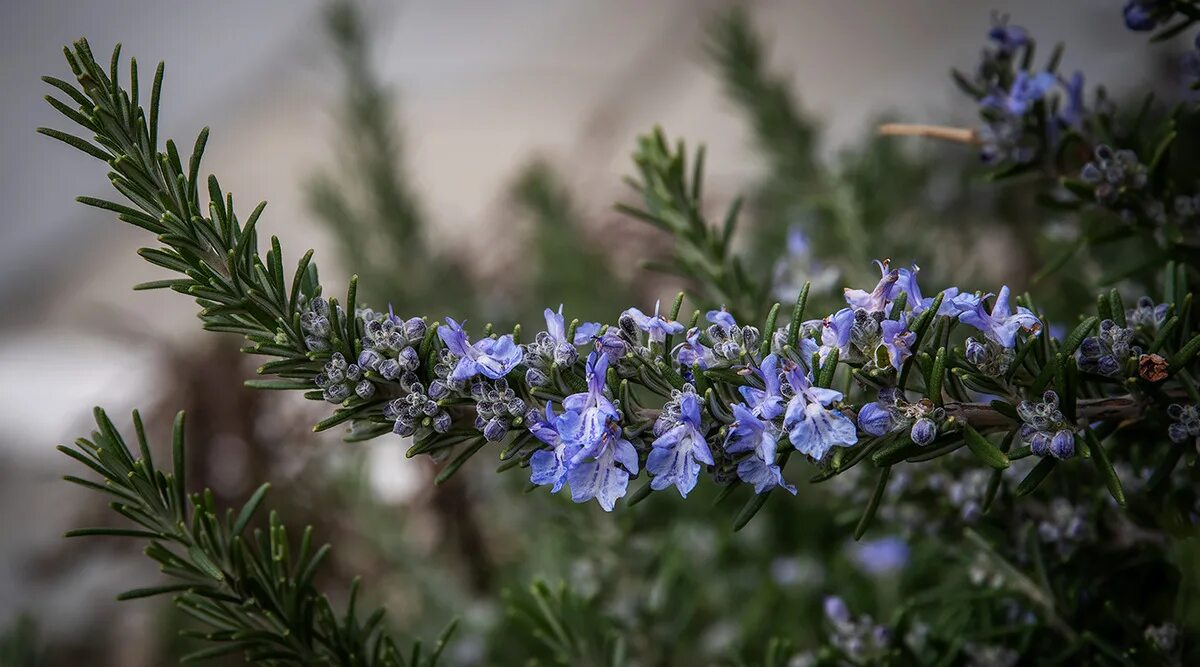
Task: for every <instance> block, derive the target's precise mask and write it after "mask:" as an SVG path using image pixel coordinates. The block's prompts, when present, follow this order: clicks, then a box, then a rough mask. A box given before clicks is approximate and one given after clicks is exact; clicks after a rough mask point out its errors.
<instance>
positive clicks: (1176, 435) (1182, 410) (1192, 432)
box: [1167, 403, 1200, 443]
mask: <svg viewBox="0 0 1200 667" xmlns="http://www.w3.org/2000/svg"><path fill="white" fill-rule="evenodd" d="M1167 416H1168V417H1170V418H1171V425H1170V426H1169V427H1168V428H1167V434H1168V435H1169V436H1170V437H1171V442H1176V443H1184V442H1187V441H1188V440H1191V441H1193V442H1198V440H1197V439H1200V407H1197V406H1195V405H1180V404H1179V403H1173V404H1171V405H1170V406H1169V407H1168V408H1167Z"/></svg>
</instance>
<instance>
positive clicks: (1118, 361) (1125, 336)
mask: <svg viewBox="0 0 1200 667" xmlns="http://www.w3.org/2000/svg"><path fill="white" fill-rule="evenodd" d="M1133 334H1134V331H1133V329H1131V328H1128V327H1122V326H1119V325H1117V323H1115V322H1113V321H1112V320H1107V319H1106V320H1102V321H1101V322H1100V332H1099V333H1098V334H1096V335H1095V336H1088V337H1087V338H1084V339H1083V342H1082V343H1080V345H1079V360H1078V363H1079V370H1081V371H1086V372H1088V373H1096V374H1098V375H1106V376H1108V377H1116V376H1118V375H1122V374H1123V373H1124V369H1125V362H1126V361H1127V360H1128V359H1129V357H1130V355H1131V354H1134V353H1135V351H1136V348H1134V347H1132V345H1131V342H1132V341H1133Z"/></svg>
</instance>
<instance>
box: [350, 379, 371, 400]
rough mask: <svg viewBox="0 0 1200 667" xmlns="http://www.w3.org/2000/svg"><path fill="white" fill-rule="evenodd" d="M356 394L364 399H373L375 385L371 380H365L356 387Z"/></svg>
mask: <svg viewBox="0 0 1200 667" xmlns="http://www.w3.org/2000/svg"><path fill="white" fill-rule="evenodd" d="M354 393H355V394H358V397H359V398H362V399H368V398H371V397H372V396H374V395H375V385H374V383H372V382H371V381H370V380H363V381H361V382H359V383H358V384H357V385H355V387H354Z"/></svg>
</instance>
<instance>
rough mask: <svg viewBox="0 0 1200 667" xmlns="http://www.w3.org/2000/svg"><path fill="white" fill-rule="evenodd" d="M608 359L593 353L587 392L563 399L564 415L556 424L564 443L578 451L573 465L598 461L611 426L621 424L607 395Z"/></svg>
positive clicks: (573, 458) (589, 364)
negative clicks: (596, 457) (609, 423)
mask: <svg viewBox="0 0 1200 667" xmlns="http://www.w3.org/2000/svg"><path fill="white" fill-rule="evenodd" d="M607 373H608V357H607V356H605V355H603V354H600V353H599V352H596V351H593V352H592V353H591V354H589V355H588V358H587V386H588V388H587V391H585V392H580V393H578V394H571V395H570V396H568V397H566V398H565V399H563V409H564V410H565V412H563V414H562V415H560V416H559V418H558V422H557V424H556V426H557V428H558V433H559V435H560V436H562V439H563V441H564V442H566V443H567V444H568V445H571V446H573V447H578V449H577V450H575V453H574V455H573V456H572V457H571V465H575V464H577V463H579V462H580V461H582V460H584V459H585V458H589V457H595V456H597V454H599V452H600V449H601V448H602V447H603V445H604V435H605V433H606V432H607V431H608V422H609V421H610V420H611V421H613V422H619V421H620V413H618V412H617V408H616V406H614V405H613V403H612V401H611V400H609V398H608V396H607V395H606V394H605V389H606V386H605V379H606V374H607Z"/></svg>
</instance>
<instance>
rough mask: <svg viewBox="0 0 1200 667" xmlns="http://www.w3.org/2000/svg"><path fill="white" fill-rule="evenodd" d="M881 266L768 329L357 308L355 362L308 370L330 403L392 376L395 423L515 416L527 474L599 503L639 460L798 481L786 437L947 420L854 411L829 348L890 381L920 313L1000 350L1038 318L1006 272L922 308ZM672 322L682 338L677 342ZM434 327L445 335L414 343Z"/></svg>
mask: <svg viewBox="0 0 1200 667" xmlns="http://www.w3.org/2000/svg"><path fill="white" fill-rule="evenodd" d="M877 265H878V268H880V271H881V276H880V280H878V282H877V283H876V286H875V287H874V288H872V289H871V290H862V289H847V290H846V292H845V299H846V304H847V306H846V307H845V308H842V310H840V311H838V312H836V313H833V314H830V316H828V317H824V318H820V319H810V320H805V322H798V323H793V325H791V326H779V328H778V329H775V330H774V331H770V344H769V345H767V344H764V343H763V341H762V336H763V335H762V332H761V331H760V330H758V329H757V328H755V326H749V325H740V324H738V323H737V320H736V319H734V318H733V316H732V313H730V312H727V311H725V310H714V311H709V312H708V313H707V314H706V318H704V319H706V320H707V323H708V324H707V326H703V328H701V326H698V325H696V324H695V323H696V322H697V320H698V318H700V313H696V316H695V318H694V320H692V322H694V325H692V326H691V328H690V329H688V330H686V334H684V326H683V324H680V323H679V322H676V320H674V314H672V316H671V317H666V316H665V314H664V313H662V311H661V305H656V306H655V308H654V312H653V314H647V313H643V312H642V311H640V310H637V308H629V310H628V311H625V312H624V313H622V314H620V317H619V318H618V324H617V326H604V325H601V324H596V323H583V324H580V323H577V322H576V323H571V325H570V326H568V324H566V322H565V320H564V318H563V308H562V306H559V308H558V311H553V310H550V308H547V310H546V311H545V320H546V330H545V331H541V332H539V334H538V335H536V336H535V337H534V341H533V342H532V343H526V344H518V343H517V342H516V339H515V338H514V336H512V335H500V336H497V335H492V336H487V337H484V338H481V339H479V341H475V342H472V341H470V339H469V337H468V336H467V334H466V331H464V330H463V328H462V325H461V324H460V323H458V322H456V320H454V319H449V318H448V319H445V322H444V324H440V325H438V326H437V329H436V331H437V336H432V335H431V334H428V328H427V326H426V323H425V320H422V319H420V318H413V319H408V320H403V319H401V318H398V317H396V316H395V314H394V313H391V312H388V313H376V312H373V311H370V310H362V311H359V313H358V316H359V318H360V320H361V328H362V329H361V330H362V332H364V335H362V338H361V349H362V351H361V354H360V355H359V360H358V363H346V361H344V360H343V359H342V357H341V356H340V355H336V354H335V355H332V357H331V360H330V361H329V362H328V365H326V369H325V372H324V373H323V374H322V375H320V377H319V378H318V380H319V383H320V385H319V386H322V389H323V391H324V393H325V395H326V397H328V398H329V399H330V401H335V402H341V401H343V399H344V398H347V397H349V396H352V395H358V396H360V397H362V398H367V397H371V396H374V395H376V391H377V390H378V387H377V386H376V384H373V383H376V381H378V380H379V379H380V378H382V380H386V381H388V383H391V384H389V385H388V391H390V392H392V397H391V398H390V401H388V402H386V403H385V404H384V408H383V416H384V417H385V419H388V420H391V421H392V422H394V432H395V433H397V434H400V435H406V437H407V435H415V434H418V432H419V431H420V429H421V428H428V429H431V431H433V432H434V433H446V432H448V431H450V429H451V428H452V426H454V422H455V421H456V420H461V419H466V420H468V422H469V423H472V427H473V428H474V429H475V431H476V432H478V433H479V435H476V438H479V437H481V438H482V440H485V441H498V440H503V439H505V438H506V437H508V435H509V434H510V432H514V431H517V432H520V433H526V432H527V433H528V434H529V435H532V438H527V439H521V438H518V439H517V440H516V443H517V445H515V446H516V449H515V450H514V451H517V452H522V451H523V452H524V453H523V455H522V461H524V462H527V464H528V465H529V468H530V481H533V483H536V485H546V486H550V487H551V489H552V492H557V491H560V489H562V488H563V487H564V486H570V489H571V498H572V499H574V500H576V501H581V503H582V501H586V500H590V499H595V500H596V501H598V503H599V504H600V505H601V506H602V507H604V509H606V510H611V509H613V506H614V504H616V501H617V499H619V498H622V497H623V495H624V494H625V493H626V489H628V485H629V481H630V480H631V479H632V477H635V476H637V474H638V473H640V470H641V469H642V468H644V469H646V473H647V475H648V476H649V477H650V480H649V487H650V488H652V489H654V491H661V489H666V488H668V487H674V488H676V489H677V491H678V492H679V494H680V495H683V497H686V495H688V494H689V493H690V492H691V491H692V489H694V488H695V487H696V485H697V482H698V480H700V476H701V473H702V471H704V470H708V471H709V473H710V474H712V475H713V476H714V479H716V480H719V481H721V482H722V483H724V480H726V479H728V477H730V476H732V475H736V476H737V477H738V479H740V480H742V481H743V482H745V483H748V485H750V486H752V487H754V488H755V491H756V492H757V493H766V492H767V491H770V489H773V488H776V487H781V488H784V489H786V491H788V492H791V493H794V492H796V487H794V486H792V485H791V483H788V482H787V481H786V480H785V477H784V470H782V467H784V464H785V462H786V459H787V453H788V452H792V451H796V452H799V453H803V455H804V456H805V457H808V458H809V459H810V461H812V462H816V463H818V464H824V463H826V462H827V461H828V459H829V458H830V456H832V453H833V452H834V451H835V450H836V449H838V447H853V446H856V445H857V444H858V443H859V438H860V435H859V433H865V434H868V435H876V437H880V435H884V434H887V433H890V432H893V431H899V429H905V431H906V432H907V433H908V438H910V439H911V440H912V441H913V443H916V444H918V445H928V444H930V443H932V441H934V440H935V439H936V438H937V437H938V434H940V433H941V432H942V431H943V429H944V428H947V420H946V413H944V410H943V409H942V408H940V407H937V405H936V404H935V402H934V401H931V399H929V398H922V399H919V401H913V402H910V401H908V399H907V398H906V395H905V392H904V390H901V389H900V387H895V386H888V387H884V389H883V390H882V391H880V395H878V396H880V397H878V401H876V402H872V403H868V404H866V405H863V407H862V408H860V409H858V410H857V421H856V410H853V409H847V405H845V403H844V401H845V398H846V397H845V396H844V393H842V391H838V390H834V389H830V387H829V386H828V383H829V379H832V373H823V374H822V377H823V378H826V379H824V380H823V381H822V380H818V377H817V375H818V371H820V369H822V368H824V369H826V371H835V369H836V366H832V363H834V361H833V360H834V359H836V360H839V361H844V362H848V363H850V365H852V366H859V367H862V368H863V369H866V371H870V372H871V374H872V378H875V380H876V381H884V383H886V381H888V380H887V378H889V377H890V378H898V377H899V374H900V372H901V371H902V369H904V368H905V366H906V365H907V363H908V362H910V360H911V359H912V356H913V353H914V347H916V344H917V332H916V331H913V330H912V329H911V328H912V326H913V323H914V322H917V320H918V319H924V320H925V322H926V324H928V320H930V319H931V318H946V319H948V320H950V322H952V323H962V324H966V325H970V326H973V328H976V329H977V330H978V331H979V332H980V337H982V339H983V341H985V344H986V345H989V347H988V349H989V350H991V351H990V353H989V354H992V355H994V356H1003V355H1004V354H1008V355H1010V354H1012V350H1013V348H1014V347H1015V345H1016V343H1018V339H1019V334H1020V332H1021V331H1030V332H1034V334H1036V332H1037V331H1038V330H1039V328H1040V323H1039V322H1038V320H1037V318H1036V317H1033V316H1032V313H1030V312H1028V311H1027V310H1025V308H1018V310H1016V311H1015V312H1013V310H1012V307H1010V305H1009V304H1008V294H1009V292H1008V288H1007V287H1006V288H1002V289H1001V292H1000V294H998V295H996V299H995V302H994V304H992V306H991V308H990V310H989V308H986V307H985V304H986V301H988V300H989V299H991V295H990V294H983V295H980V294H970V293H966V292H962V290H959V289H958V288H950V289H948V290H946V292H943V293H942V295H941V298H940V299H937V302H938V306H937V310H936V312H926V311H930V310H931V308H932V307H934V302H935V299H934V298H926V296H924V295H923V294H922V292H920V287H919V286H918V283H917V275H918V271H919V269H918V268H917V266H911V268H906V269H893V268H892V266H890V263H888V262H878V263H877ZM677 307H678V306H677ZM310 311H312V308H310ZM313 312H314V311H313ZM679 334H684V336H683V341H682V342H678V343H677V344H674V345H673V347H671V345H670V344H668V343H670V342H671V337H672V336H677V335H679ZM431 339H433V341H439V342H440V345H437V344H434V345H433V347H431V348H428V351H427V353H422V351H421V350H424V349H426V347H425V345H426V344H427V343H428V342H430V341H431ZM581 349H583V350H587V354H586V360H583V359H581V356H583V353H582V351H581ZM422 354H427V355H428V359H422ZM1006 359H1007V357H1006ZM422 362H424V363H422ZM428 363H432V368H428V367H426V366H425V365H428ZM710 373H725V375H721V378H724V379H722V380H721V381H732V383H733V385H732V386H731V387H728V389H730V391H725V390H722V391H721V392H719V393H713V389H712V387H709V383H710V381H712V378H710V377H709V374H710ZM622 378H625V379H637V380H640V381H641V383H642V384H644V386H646V387H647V389H649V390H650V391H652V392H653V393H658V395H659V396H661V397H662V403H661V405H660V407H658V408H655V407H653V405H652V407H641V405H640V404H638V403H640V401H635V399H632V398H631V401H632V404H628V405H623V404H622V401H618V398H617V392H618V389H619V386H620V385H622V381H623V380H622ZM700 386H704V387H707V389H706V390H704V392H702V391H701V390H698V389H697V387H700ZM643 398H646V397H643ZM463 408H466V409H463ZM460 415H462V416H461V417H460ZM780 443H786V445H788V446H787V447H786V450H785V449H784V447H780ZM530 444H533V446H532V447H530V446H529V445H530Z"/></svg>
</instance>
